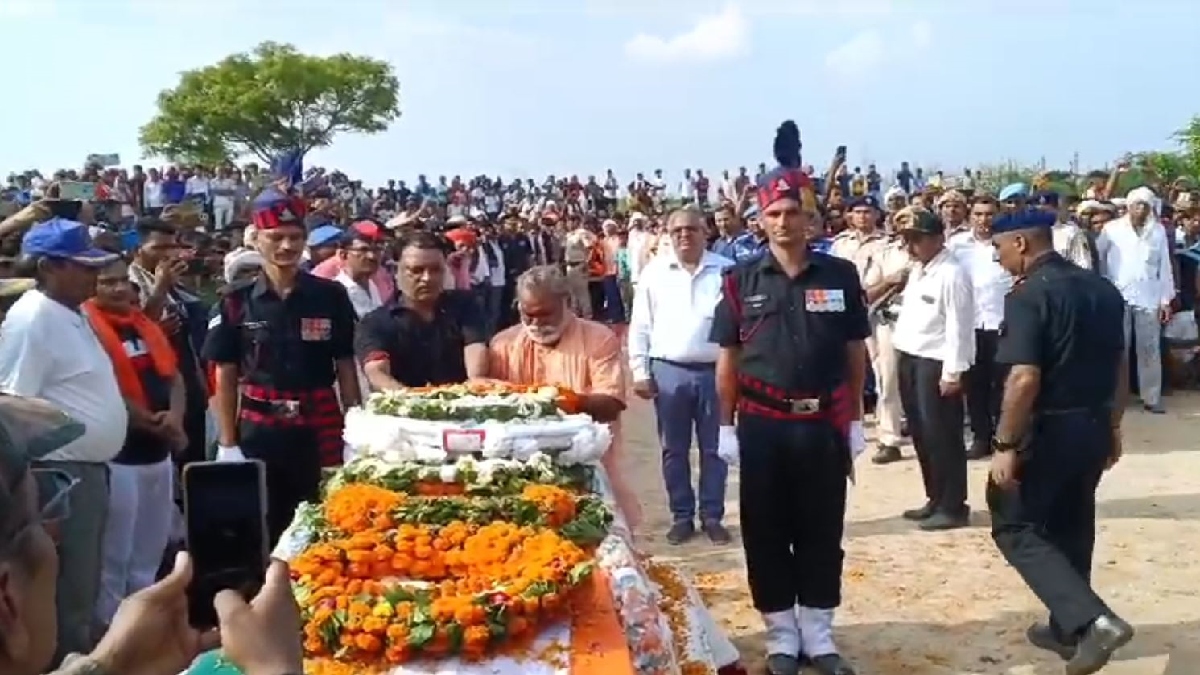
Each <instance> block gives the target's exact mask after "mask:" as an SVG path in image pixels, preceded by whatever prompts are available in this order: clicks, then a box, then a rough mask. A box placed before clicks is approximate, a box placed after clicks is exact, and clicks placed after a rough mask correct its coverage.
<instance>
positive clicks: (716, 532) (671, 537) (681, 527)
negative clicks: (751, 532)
mask: <svg viewBox="0 0 1200 675" xmlns="http://www.w3.org/2000/svg"><path fill="white" fill-rule="evenodd" d="M701 529H702V530H703V532H704V536H706V537H708V540H709V541H711V542H712V543H714V544H717V545H718V546H724V545H725V544H728V543H730V542H732V541H733V536H732V535H730V534H729V530H727V529H725V526H724V525H722V524H721V523H719V522H717V521H715V520H710V521H708V522H706V523H704V526H703V527H702V528H701ZM695 536H696V526H695V525H694V524H693V523H692V521H690V520H677V521H675V524H674V525H672V526H671V529H669V530H667V543H668V544H670V545H672V546H679V545H680V544H686V543H687V542H689V541H691V540H692V537H695Z"/></svg>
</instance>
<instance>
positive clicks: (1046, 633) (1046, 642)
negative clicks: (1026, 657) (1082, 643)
mask: <svg viewBox="0 0 1200 675" xmlns="http://www.w3.org/2000/svg"><path fill="white" fill-rule="evenodd" d="M1025 639H1026V640H1029V644H1031V645H1033V646H1034V647H1037V648H1038V649H1045V650H1046V651H1048V652H1053V653H1054V654H1057V655H1058V658H1060V659H1062V660H1063V661H1070V660H1071V657H1072V656H1075V645H1074V644H1071V643H1068V642H1065V641H1064V640H1062V639H1061V638H1060V637H1059V636H1058V634H1057V633H1056V632H1055V630H1054V629H1053V628H1051V627H1050V624H1046V623H1035V624H1033V625H1032V626H1030V627H1029V628H1027V629H1025Z"/></svg>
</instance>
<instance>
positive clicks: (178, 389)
mask: <svg viewBox="0 0 1200 675" xmlns="http://www.w3.org/2000/svg"><path fill="white" fill-rule="evenodd" d="M170 400H171V403H170V406H169V407H168V408H167V416H168V417H169V418H170V420H171V423H172V424H173V425H175V426H177V427H178V428H179V429H180V430H183V416H184V413H185V411H186V410H187V389H186V388H185V387H184V384H183V375H182V374H180V373H175V377H173V378H171V399H170Z"/></svg>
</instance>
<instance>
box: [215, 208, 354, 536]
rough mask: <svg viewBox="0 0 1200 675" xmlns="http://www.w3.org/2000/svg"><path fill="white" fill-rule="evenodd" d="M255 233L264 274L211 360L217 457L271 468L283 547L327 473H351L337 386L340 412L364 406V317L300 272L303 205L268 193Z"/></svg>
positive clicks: (334, 290) (272, 522) (232, 304)
mask: <svg viewBox="0 0 1200 675" xmlns="http://www.w3.org/2000/svg"><path fill="white" fill-rule="evenodd" d="M254 224H255V226H256V227H257V228H258V239H257V245H258V249H259V251H260V252H261V254H262V257H263V271H262V274H261V275H259V277H258V278H256V279H249V280H246V281H241V282H236V283H235V284H233V285H232V286H231V287H230V288H229V290H228V291H227V292H226V293H225V295H224V296H222V298H221V301H220V305H219V310H218V312H217V313H216V314H215V315H214V316H213V318H212V320H211V321H209V330H208V337H207V339H206V340H205V342H204V350H203V352H204V358H205V359H206V360H208V361H209V362H211V363H214V364H216V393H215V397H216V404H215V409H216V410H215V412H216V417H217V428H218V434H219V435H218V447H217V457H218V459H227V460H237V459H242V458H243V457H246V458H251V459H260V460H262V461H263V462H264V463H265V464H266V469H267V500H268V501H267V523H268V526H269V528H270V533H271V541H272V543H274V542H275V541H278V539H279V537H280V535H282V534H283V531H284V530H285V529H287V526H288V525H289V524H290V523H291V520H292V516H293V514H294V512H295V510H296V506H297V505H298V504H300V502H303V501H310V500H312V501H315V500H316V499H317V496H318V486H319V483H320V479H321V468H322V467H323V466H336V465H339V464H341V461H342V450H343V448H344V447H345V446H344V443H343V441H342V421H343V418H342V408H341V407H340V406H339V402H338V397H337V396H336V395H335V394H334V391H333V385H334V381H335V379H336V381H337V385H338V393H340V394H341V404H340V405H344V406H346V407H347V408H349V407H353V406H356V405H358V404H359V402H360V393H359V389H358V375H357V372H356V367H355V365H354V323H355V320H356V317H355V314H354V307H353V305H351V304H350V298H349V296H347V295H346V290H345V288H343V287H342V285H341V284H339V283H338V282H336V281H330V280H327V279H320V278H318V277H315V276H312V275H311V274H308V273H306V272H301V271H300V268H299V263H300V254H301V252H303V251H304V243H305V229H304V202H303V201H302V200H300V199H299V198H295V197H291V196H289V195H287V194H285V193H281V192H278V191H275V190H268V191H267V192H266V193H264V195H263V196H261V197H260V198H259V199H258V200H256V201H255V204H254ZM239 390H240V393H239Z"/></svg>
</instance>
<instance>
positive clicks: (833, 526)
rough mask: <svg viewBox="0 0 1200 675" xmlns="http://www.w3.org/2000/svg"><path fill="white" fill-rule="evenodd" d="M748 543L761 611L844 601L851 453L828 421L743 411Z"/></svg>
mask: <svg viewBox="0 0 1200 675" xmlns="http://www.w3.org/2000/svg"><path fill="white" fill-rule="evenodd" d="M737 434H738V445H739V447H740V448H741V453H740V475H741V485H740V490H739V493H738V501H739V504H740V506H741V527H742V548H743V549H744V551H745V553H746V573H747V576H748V577H749V582H750V597H751V598H752V599H753V601H754V607H755V609H757V610H758V611H760V612H764V613H766V612H780V611H784V610H786V609H789V608H791V607H793V606H795V605H796V604H800V605H802V606H804V607H812V608H814V609H832V608H834V607H837V606H838V605H839V604H841V601H842V558H843V554H842V528H843V522H844V520H845V510H846V480H847V471H848V467H849V452H848V448H847V447H846V442H845V440H843V439H842V438H841V437H840V435H839V434H838V433H837V432H836V431H835V430H834V428H833V427H832V426H831V425H829V424H828V423H826V422H820V421H792V420H775V419H768V418H764V417H758V416H754V415H743V416H740V417H739V418H738V424H737Z"/></svg>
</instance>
